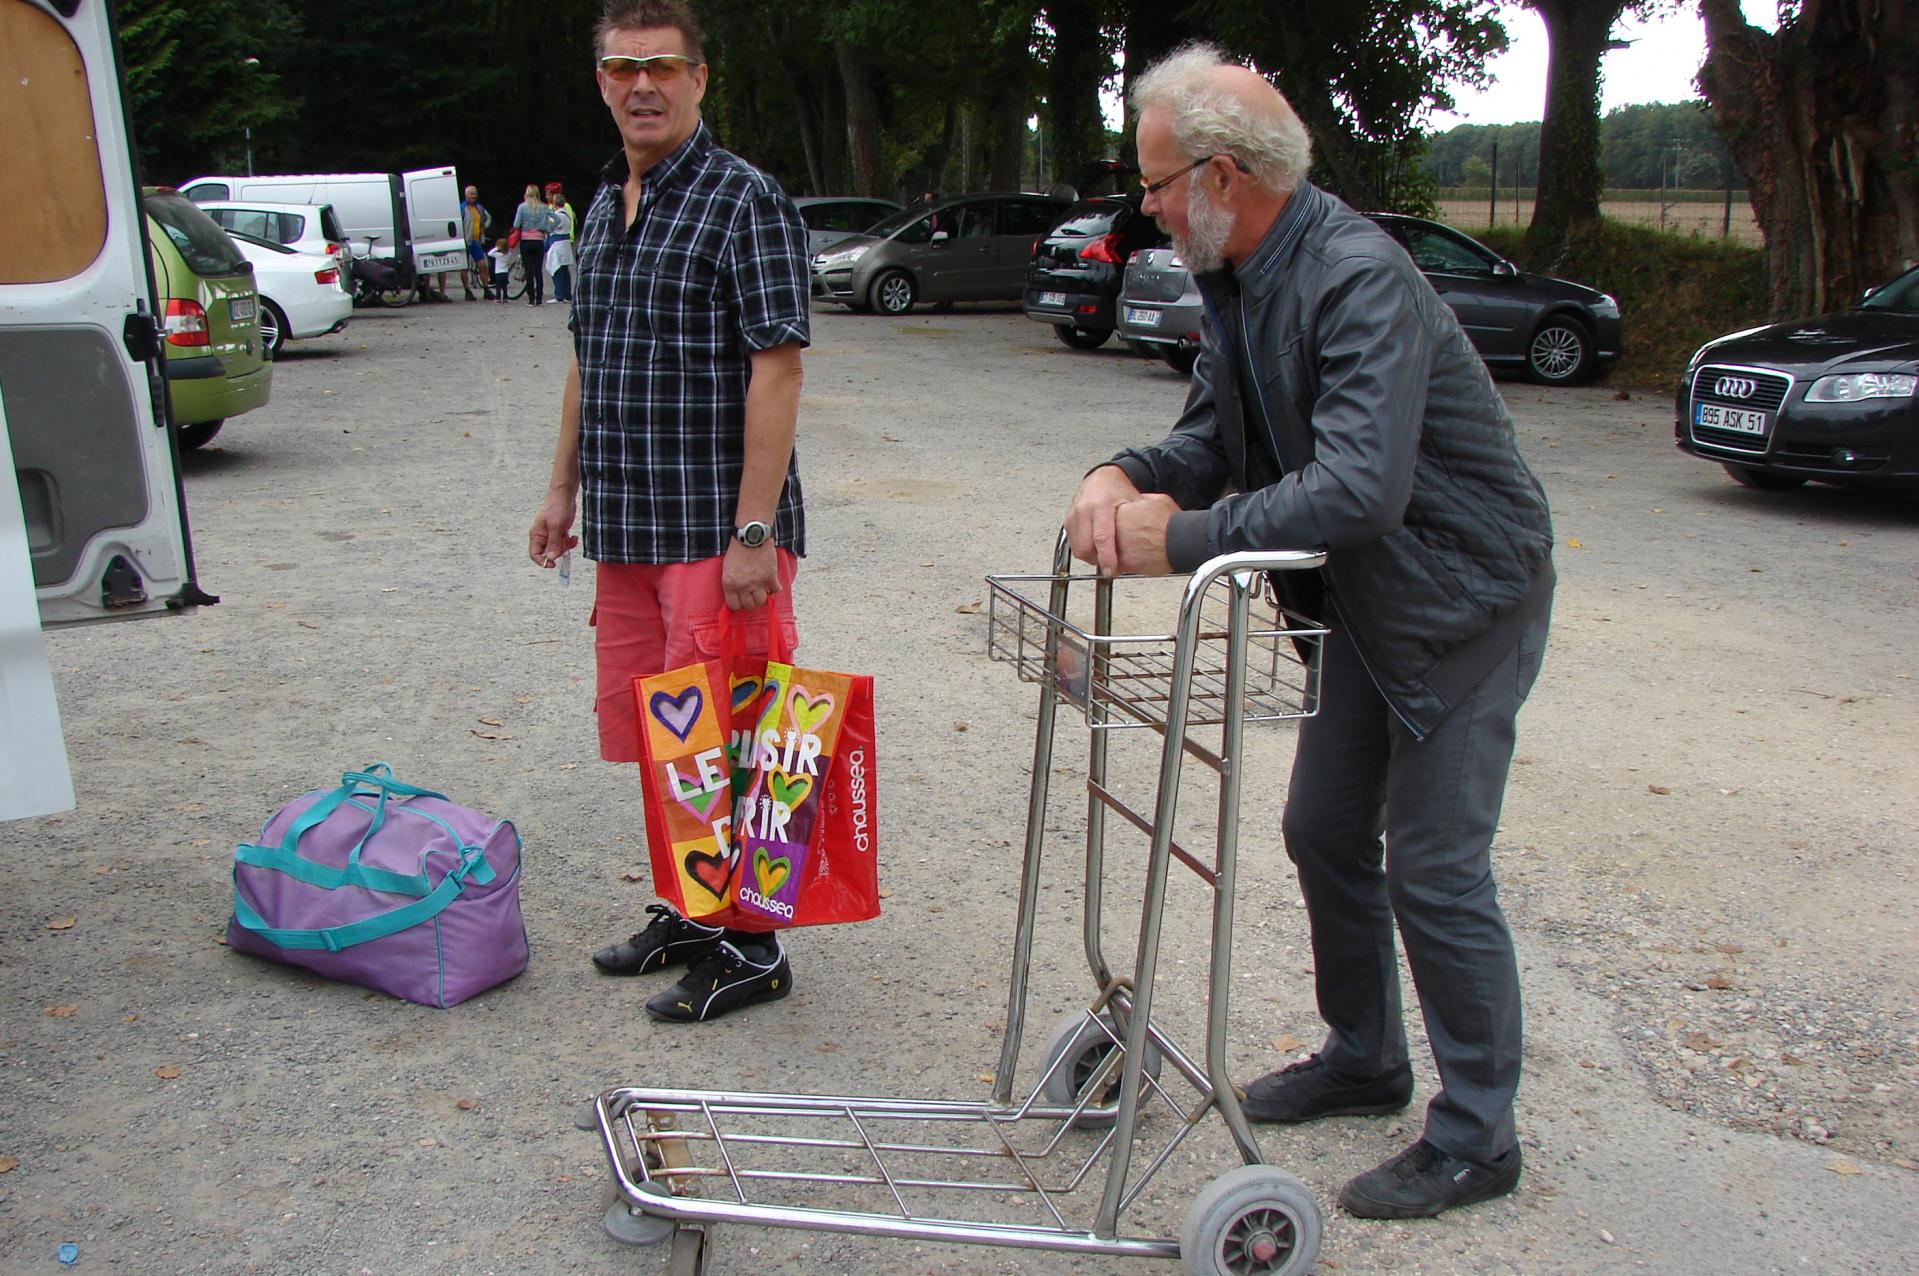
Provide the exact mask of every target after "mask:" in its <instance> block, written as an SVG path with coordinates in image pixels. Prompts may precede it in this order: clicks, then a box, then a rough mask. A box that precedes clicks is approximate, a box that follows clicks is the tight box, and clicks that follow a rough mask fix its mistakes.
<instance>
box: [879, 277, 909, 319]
mask: <svg viewBox="0 0 1919 1276" xmlns="http://www.w3.org/2000/svg"><path fill="white" fill-rule="evenodd" d="M917 291H918V290H917V289H915V288H914V287H913V277H912V276H911V275H909V274H907V273H906V272H905V271H903V270H889V271H887V272H886V273H885V274H883V275H881V276H880V277H879V278H878V279H876V280H874V281H873V309H875V310H877V311H879V312H880V313H881V314H883V315H903V314H905V313H906V312H907V311H909V310H911V309H912V308H913V298H914V296H915V295H916V294H917Z"/></svg>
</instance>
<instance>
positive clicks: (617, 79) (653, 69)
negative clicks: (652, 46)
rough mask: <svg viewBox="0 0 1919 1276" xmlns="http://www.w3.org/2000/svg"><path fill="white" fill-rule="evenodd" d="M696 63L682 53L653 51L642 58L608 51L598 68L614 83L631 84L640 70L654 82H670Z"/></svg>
mask: <svg viewBox="0 0 1919 1276" xmlns="http://www.w3.org/2000/svg"><path fill="white" fill-rule="evenodd" d="M698 65H699V62H698V61H696V60H695V59H693V58H689V57H687V56H686V55H685V54H684V53H653V54H649V55H647V56H646V57H643V58H629V57H625V56H623V55H621V54H618V53H610V54H608V55H607V56H606V57H603V58H601V59H600V70H601V71H603V72H605V74H606V78H607V79H609V80H611V81H613V82H614V83H615V84H631V83H632V82H633V81H635V80H637V79H639V78H640V72H642V71H644V72H646V74H647V78H648V79H650V80H652V81H653V83H655V84H671V83H672V82H673V81H675V80H677V79H679V78H680V76H682V75H684V74H685V73H686V72H688V71H691V70H692V69H693V68H694V67H696V66H698Z"/></svg>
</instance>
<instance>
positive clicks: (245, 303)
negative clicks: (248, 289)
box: [227, 297, 260, 323]
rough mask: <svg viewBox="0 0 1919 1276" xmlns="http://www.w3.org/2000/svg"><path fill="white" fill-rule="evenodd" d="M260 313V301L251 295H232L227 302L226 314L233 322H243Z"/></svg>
mask: <svg viewBox="0 0 1919 1276" xmlns="http://www.w3.org/2000/svg"><path fill="white" fill-rule="evenodd" d="M259 313H260V303H259V302H257V301H255V300H254V299H253V298H251V297H234V298H232V299H230V300H229V301H228V302H227V314H228V315H229V316H231V317H232V319H233V322H235V323H245V322H246V321H247V320H249V319H251V318H253V316H255V315H257V314H259Z"/></svg>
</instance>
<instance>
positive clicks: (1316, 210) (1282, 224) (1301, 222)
mask: <svg viewBox="0 0 1919 1276" xmlns="http://www.w3.org/2000/svg"><path fill="white" fill-rule="evenodd" d="M1325 202H1326V196H1325V194H1324V192H1322V191H1321V190H1320V189H1319V188H1318V187H1317V186H1314V185H1313V184H1312V183H1311V182H1307V181H1302V182H1300V184H1299V186H1298V188H1297V189H1295V190H1294V191H1293V194H1292V197H1291V198H1290V199H1288V200H1287V201H1286V206H1285V207H1284V208H1282V209H1280V210H1279V216H1278V217H1275V218H1274V219H1273V224H1272V225H1271V226H1269V227H1267V229H1266V233H1265V235H1263V236H1261V238H1260V241H1259V245H1258V247H1256V248H1254V249H1253V251H1252V252H1251V254H1249V255H1248V256H1247V258H1246V260H1245V261H1242V262H1239V263H1237V264H1235V265H1234V266H1233V268H1232V270H1231V271H1230V272H1227V271H1214V272H1212V274H1211V275H1208V276H1201V280H1202V282H1205V283H1210V284H1212V285H1213V286H1214V287H1217V288H1225V289H1228V290H1230V291H1238V292H1243V293H1245V294H1246V295H1248V296H1249V297H1254V298H1258V297H1264V296H1266V295H1268V294H1269V293H1271V292H1272V290H1273V288H1274V287H1275V286H1276V285H1277V284H1278V282H1279V280H1280V279H1281V278H1282V277H1283V276H1284V274H1285V268H1286V266H1287V264H1288V263H1290V262H1291V261H1292V259H1293V254H1294V253H1295V252H1297V251H1298V249H1299V241H1300V240H1301V239H1302V238H1304V237H1305V234H1306V228H1307V227H1308V226H1310V225H1312V224H1313V223H1314V222H1315V221H1317V220H1319V218H1320V217H1321V216H1322V215H1323V214H1324V206H1325Z"/></svg>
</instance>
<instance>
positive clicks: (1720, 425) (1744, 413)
mask: <svg viewBox="0 0 1919 1276" xmlns="http://www.w3.org/2000/svg"><path fill="white" fill-rule="evenodd" d="M1693 422H1694V424H1697V425H1704V426H1709V427H1711V428H1712V429H1715V430H1731V431H1733V432H1734V433H1735V434H1756V435H1759V436H1761V437H1764V435H1765V433H1766V429H1767V420H1766V414H1765V413H1764V412H1755V411H1754V410H1752V409H1751V408H1722V407H1720V406H1719V405H1718V404H1717V403H1700V404H1695V405H1694V407H1693Z"/></svg>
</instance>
